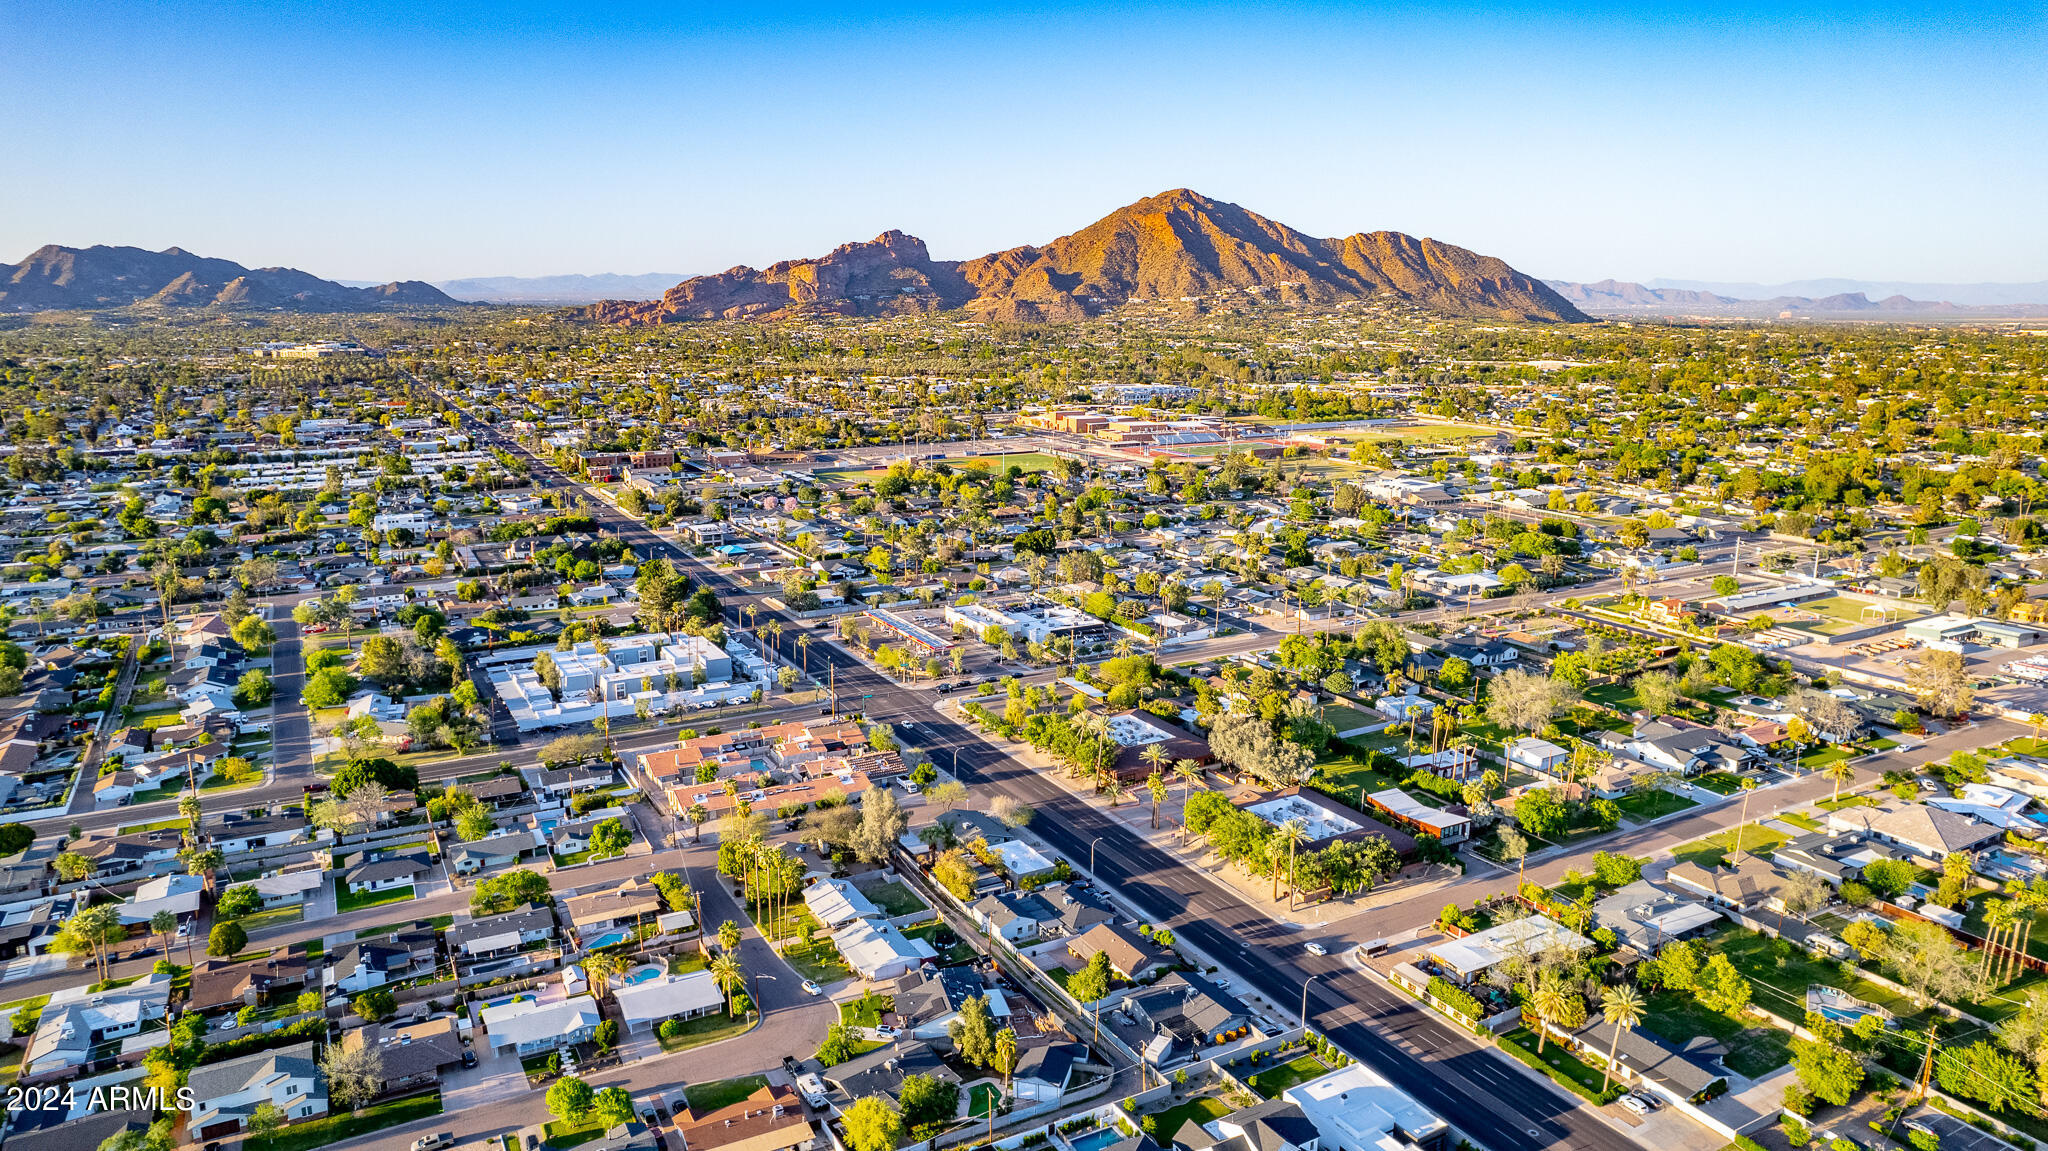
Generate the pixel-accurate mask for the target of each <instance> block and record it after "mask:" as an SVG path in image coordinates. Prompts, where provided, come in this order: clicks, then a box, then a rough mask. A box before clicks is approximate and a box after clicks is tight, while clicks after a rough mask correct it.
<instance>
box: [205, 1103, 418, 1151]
mask: <svg viewBox="0 0 2048 1151" xmlns="http://www.w3.org/2000/svg"><path fill="white" fill-rule="evenodd" d="M440 1113H441V1093H440V1092H439V1091H435V1092H432V1093H430V1094H427V1095H413V1096H410V1097H408V1098H405V1099H393V1100H391V1101H390V1102H388V1103H373V1104H371V1105H370V1106H368V1107H365V1108H363V1110H362V1113H361V1114H352V1115H330V1116H328V1117H327V1118H325V1119H312V1120H308V1121H306V1122H304V1123H294V1124H292V1125H291V1126H290V1127H287V1128H285V1129H284V1130H282V1131H279V1132H278V1133H277V1134H276V1135H273V1136H271V1137H270V1138H268V1139H249V1140H245V1141H244V1142H243V1143H242V1146H244V1147H246V1148H248V1151H313V1148H315V1147H325V1146H327V1145H328V1144H330V1143H339V1142H341V1141H342V1140H344V1139H353V1138H355V1137H356V1136H358V1135H366V1134H368V1133H370V1132H372V1131H382V1130H384V1129H385V1128H386V1127H396V1126H398V1125H399V1124H401V1123H410V1122H412V1121H413V1120H415V1119H425V1118H426V1117H427V1116H429V1115H439V1114H440Z"/></svg>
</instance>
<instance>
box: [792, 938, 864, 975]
mask: <svg viewBox="0 0 2048 1151" xmlns="http://www.w3.org/2000/svg"><path fill="white" fill-rule="evenodd" d="M782 957H783V958H784V959H787V960H789V965H790V966H791V967H794V968H796V970H797V974H799V975H801V976H803V977H804V978H805V979H808V980H811V981H812V982H814V983H817V984H819V985H820V986H824V985H827V984H832V983H837V982H839V981H840V980H842V979H851V978H853V968H851V967H848V966H847V965H846V960H845V959H843V958H841V956H840V954H839V949H838V948H837V947H834V946H832V941H831V940H830V939H829V938H825V937H822V936H821V937H819V938H817V939H814V940H812V941H811V942H809V943H805V942H803V941H802V940H798V941H797V942H795V943H791V944H789V945H787V946H785V947H784V948H783V949H782Z"/></svg>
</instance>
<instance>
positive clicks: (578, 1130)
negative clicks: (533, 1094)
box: [542, 1112, 605, 1148]
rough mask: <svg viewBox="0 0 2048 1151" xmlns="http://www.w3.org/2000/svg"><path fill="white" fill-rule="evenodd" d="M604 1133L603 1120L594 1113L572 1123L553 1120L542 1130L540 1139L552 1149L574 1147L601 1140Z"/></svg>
mask: <svg viewBox="0 0 2048 1151" xmlns="http://www.w3.org/2000/svg"><path fill="white" fill-rule="evenodd" d="M604 1133H605V1125H604V1120H602V1119H600V1118H598V1117H597V1113H596V1112H592V1113H591V1114H589V1115H586V1116H584V1117H583V1118H581V1119H578V1120H577V1121H576V1122H574V1123H569V1122H565V1121H563V1120H560V1119H553V1120H550V1121H549V1122H548V1125H547V1127H546V1128H545V1129H544V1130H543V1135H542V1137H543V1138H544V1139H545V1140H546V1141H547V1145H548V1146H550V1147H554V1148H563V1147H574V1146H577V1145H578V1144H582V1143H588V1142H590V1141H591V1140H592V1139H597V1138H601V1137H602V1136H603V1135H604Z"/></svg>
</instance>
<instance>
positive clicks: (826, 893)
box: [804, 879, 882, 928]
mask: <svg viewBox="0 0 2048 1151" xmlns="http://www.w3.org/2000/svg"><path fill="white" fill-rule="evenodd" d="M804 906H806V907H808V908H810V909H811V914H812V915H815V916H817V917H818V922H819V923H822V924H824V925H825V926H827V927H834V928H836V927H842V926H844V925H846V924H848V923H852V922H853V921H854V920H856V919H874V918H876V917H877V916H879V915H881V914H882V910H881V908H878V907H876V906H875V904H874V901H873V900H871V899H869V898H868V897H867V896H865V895H862V894H861V891H860V888H858V887H855V886H854V885H853V884H851V883H848V882H846V881H845V880H843V879H825V880H820V881H819V882H817V883H813V884H811V885H810V886H809V887H806V888H804Z"/></svg>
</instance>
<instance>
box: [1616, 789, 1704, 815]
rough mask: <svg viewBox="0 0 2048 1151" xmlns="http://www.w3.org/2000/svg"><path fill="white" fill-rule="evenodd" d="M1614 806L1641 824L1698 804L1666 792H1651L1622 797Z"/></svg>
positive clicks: (1640, 792)
mask: <svg viewBox="0 0 2048 1151" xmlns="http://www.w3.org/2000/svg"><path fill="white" fill-rule="evenodd" d="M1615 806H1617V807H1619V808H1621V813H1622V814H1623V815H1626V816H1628V817H1629V818H1630V819H1633V820H1635V821H1636V822H1638V823H1641V822H1644V821H1646V820H1651V819H1656V818H1658V817H1659V816H1665V815H1670V814H1671V813H1673V812H1676V811H1684V810H1685V809H1686V808H1688V807H1698V806H1699V804H1697V803H1694V802H1693V801H1692V800H1690V799H1687V798H1686V797H1684V796H1682V795H1673V794H1671V793H1670V792H1668V791H1656V790H1651V791H1639V792H1636V793H1635V794H1633V795H1624V796H1622V797H1621V798H1620V799H1618V800H1615Z"/></svg>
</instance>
